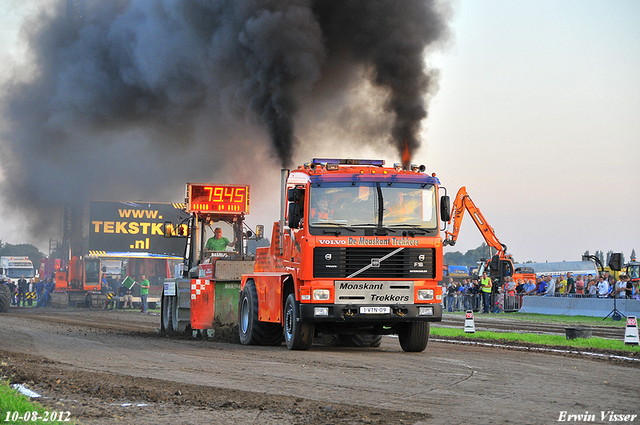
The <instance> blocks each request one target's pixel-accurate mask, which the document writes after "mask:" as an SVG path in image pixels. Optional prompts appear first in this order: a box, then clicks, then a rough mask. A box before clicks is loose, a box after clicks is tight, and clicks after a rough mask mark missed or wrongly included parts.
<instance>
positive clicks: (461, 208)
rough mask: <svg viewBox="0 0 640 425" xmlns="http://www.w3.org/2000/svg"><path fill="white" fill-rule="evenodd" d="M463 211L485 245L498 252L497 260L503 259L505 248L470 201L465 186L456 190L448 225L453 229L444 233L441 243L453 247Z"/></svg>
mask: <svg viewBox="0 0 640 425" xmlns="http://www.w3.org/2000/svg"><path fill="white" fill-rule="evenodd" d="M465 210H467V211H469V215H471V218H472V219H473V222H474V223H475V224H476V226H478V230H480V233H482V236H483V237H484V240H485V241H486V242H487V245H489V246H490V247H492V248H494V249H495V250H497V251H498V255H499V258H503V257H504V256H505V255H506V253H507V246H506V245H505V244H503V243H501V242H500V241H499V240H498V237H497V236H496V234H495V232H494V231H493V228H492V227H491V226H489V224H488V223H487V220H485V218H484V216H483V215H482V213H481V212H480V210H479V209H478V207H476V205H475V204H474V203H473V201H472V200H471V197H470V196H469V194H468V193H467V188H466V187H465V186H462V187H461V188H460V190H458V194H457V195H456V199H455V200H454V202H453V208H452V213H451V219H450V220H449V223H448V224H451V221H453V229H452V231H451V232H450V231H448V230H447V231H445V234H446V238H445V240H444V242H443V243H444V245H451V246H453V245H455V244H456V240H457V239H458V233H459V232H460V225H461V224H462V218H463V217H464V212H465Z"/></svg>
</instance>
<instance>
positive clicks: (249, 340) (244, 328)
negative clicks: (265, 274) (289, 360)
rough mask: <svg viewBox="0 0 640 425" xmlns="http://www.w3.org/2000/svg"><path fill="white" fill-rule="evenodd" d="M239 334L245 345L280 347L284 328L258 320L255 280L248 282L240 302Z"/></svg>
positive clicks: (241, 294) (277, 324)
mask: <svg viewBox="0 0 640 425" xmlns="http://www.w3.org/2000/svg"><path fill="white" fill-rule="evenodd" d="M238 303H239V306H238V333H239V334H240V342H241V343H242V344H243V345H280V343H281V342H282V326H280V324H279V323H268V322H261V321H260V320H259V319H258V318H259V317H260V316H259V311H258V291H257V290H256V284H255V282H254V281H253V280H249V281H247V283H246V285H244V289H243V290H242V292H241V293H240V300H239V301H238Z"/></svg>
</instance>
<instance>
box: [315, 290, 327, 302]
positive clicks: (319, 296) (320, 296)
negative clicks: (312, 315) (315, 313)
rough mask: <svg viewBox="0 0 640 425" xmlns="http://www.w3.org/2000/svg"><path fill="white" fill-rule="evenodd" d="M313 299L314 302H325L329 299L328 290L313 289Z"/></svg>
mask: <svg viewBox="0 0 640 425" xmlns="http://www.w3.org/2000/svg"><path fill="white" fill-rule="evenodd" d="M313 299H314V300H316V301H326V300H328V299H329V290H328V289H314V290H313Z"/></svg>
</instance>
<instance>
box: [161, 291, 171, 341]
mask: <svg viewBox="0 0 640 425" xmlns="http://www.w3.org/2000/svg"><path fill="white" fill-rule="evenodd" d="M173 298H174V297H168V296H165V295H164V290H163V291H162V297H161V300H162V301H161V307H160V315H161V316H162V317H161V321H160V322H161V324H162V331H163V332H166V333H171V332H173V304H174V303H173Z"/></svg>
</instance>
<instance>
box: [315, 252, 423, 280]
mask: <svg viewBox="0 0 640 425" xmlns="http://www.w3.org/2000/svg"><path fill="white" fill-rule="evenodd" d="M395 250H397V248H349V247H344V248H334V247H331V248H328V247H318V248H315V249H314V250H313V276H314V278H316V279H319V278H347V277H350V276H352V275H353V274H354V273H357V272H358V271H361V270H362V269H363V268H365V267H367V266H370V267H369V268H367V269H366V270H364V271H361V272H360V273H357V274H356V275H355V276H353V278H354V279H362V278H379V279H433V278H435V266H436V264H435V249H433V248H404V249H402V250H400V251H399V252H397V253H395V254H393V255H392V256H390V257H389V258H387V259H385V260H382V261H380V259H381V258H383V257H384V256H386V255H388V254H390V253H392V252H393V251H395Z"/></svg>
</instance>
